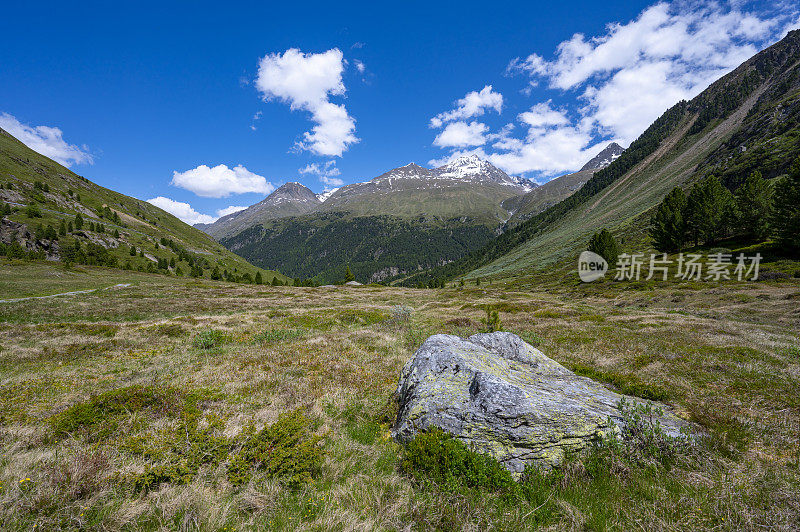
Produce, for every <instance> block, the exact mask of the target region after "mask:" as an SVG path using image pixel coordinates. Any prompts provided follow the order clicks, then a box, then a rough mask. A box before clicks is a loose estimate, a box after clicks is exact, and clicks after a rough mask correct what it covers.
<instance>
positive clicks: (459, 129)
mask: <svg viewBox="0 0 800 532" xmlns="http://www.w3.org/2000/svg"><path fill="white" fill-rule="evenodd" d="M488 129H489V128H488V127H486V124H483V123H481V122H475V121H472V122H470V123H469V124H468V123H466V122H460V121H459V122H451V123H449V124H447V126H446V127H445V128H444V129H443V130H442V132H441V133H439V134H438V135H436V138H435V139H433V145H434V146H439V147H440V148H464V147H466V146H481V145H483V144H485V143H486V136H485V133H486V131H487V130H488Z"/></svg>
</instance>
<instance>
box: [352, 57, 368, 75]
mask: <svg viewBox="0 0 800 532" xmlns="http://www.w3.org/2000/svg"><path fill="white" fill-rule="evenodd" d="M353 64H354V65H355V66H356V70H358V73H359V74H363V73H364V71H365V70H366V69H367V65H365V64H364V63H363V62H362V61H359V60H358V59H356V60H355V61H353Z"/></svg>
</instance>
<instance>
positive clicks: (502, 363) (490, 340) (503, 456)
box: [393, 332, 687, 475]
mask: <svg viewBox="0 0 800 532" xmlns="http://www.w3.org/2000/svg"><path fill="white" fill-rule="evenodd" d="M397 395H398V401H399V412H398V415H397V421H396V423H395V429H394V431H393V435H394V436H395V438H397V439H398V440H400V441H406V440H408V439H411V438H413V437H414V435H415V434H416V433H417V432H419V431H424V430H427V429H429V428H431V427H439V428H441V429H442V430H444V431H447V432H449V433H451V434H453V435H454V436H456V437H458V438H459V439H461V440H462V441H464V442H466V443H467V444H469V445H472V446H474V448H475V450H477V451H479V452H484V453H487V454H490V455H491V456H493V457H494V458H496V459H497V460H498V461H499V462H500V463H502V464H503V465H504V466H505V467H506V468H507V469H508V470H509V471H511V472H512V473H514V474H515V475H518V474H520V473H522V471H523V470H524V469H525V466H527V465H529V464H533V465H536V466H540V467H543V468H550V467H552V466H555V465H558V464H559V463H560V462H561V461H562V460H563V458H564V455H565V453H566V452H570V451H577V450H580V449H582V448H584V447H586V446H587V445H588V444H590V443H591V442H593V441H596V440H597V439H599V438H601V437H604V436H608V435H611V434H618V433H619V432H620V428H621V426H622V424H623V423H624V420H623V416H622V415H621V412H620V410H619V403H620V400H621V399H622V398H623V397H625V396H623V395H620V394H618V393H615V392H613V391H611V390H609V389H608V388H606V387H605V386H603V385H601V384H598V383H596V382H594V381H592V380H591V379H588V378H586V377H581V376H579V375H576V374H575V373H573V372H571V371H569V370H568V369H567V368H565V367H564V366H562V365H561V364H559V363H557V362H555V361H554V360H551V359H550V358H548V357H546V356H545V355H544V354H543V353H542V352H541V351H539V350H537V349H535V348H534V347H532V346H531V345H529V344H527V343H526V342H525V341H523V340H522V339H521V338H520V337H518V336H516V335H514V334H511V333H507V332H496V333H485V334H475V335H473V336H470V337H469V338H468V339H463V338H459V337H458V336H452V335H445V334H437V335H435V336H431V337H430V338H428V339H427V340H426V341H425V343H423V344H422V346H421V347H420V348H419V350H417V352H416V353H415V354H414V357H413V358H412V359H411V360H410V361H409V362H408V363H407V364H406V365H405V367H404V368H403V372H402V374H401V377H400V383H399V385H398V388H397ZM627 399H629V400H630V401H633V402H637V403H649V401H645V400H643V399H638V398H627ZM658 406H660V407H661V409H662V411H661V412H660V413H659V414H658V415H657V417H658V421H659V422H660V424H661V427H662V429H663V430H664V432H665V433H667V434H669V435H672V436H678V435H680V431H681V428H682V427H684V426H687V422H685V421H683V420H681V419H679V418H678V417H676V416H675V415H674V414H673V413H672V412H671V411H670V409H669V408H668V407H666V406H665V405H660V404H659V405H658Z"/></svg>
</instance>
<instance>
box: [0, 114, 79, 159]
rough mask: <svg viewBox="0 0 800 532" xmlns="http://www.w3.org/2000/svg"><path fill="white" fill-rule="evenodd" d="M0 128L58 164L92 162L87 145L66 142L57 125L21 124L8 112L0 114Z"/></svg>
mask: <svg viewBox="0 0 800 532" xmlns="http://www.w3.org/2000/svg"><path fill="white" fill-rule="evenodd" d="M0 128H3V129H4V130H6V131H7V132H8V133H9V134H11V135H12V136H13V137H15V138H16V139H17V140H19V141H20V142H22V143H23V144H24V145H26V146H27V147H29V148H30V149H32V150H33V151H35V152H38V153H41V154H42V155H44V156H45V157H49V158H51V159H53V160H54V161H56V162H57V163H59V164H62V165H64V166H66V167H70V166H72V165H73V164H94V159H93V157H92V154H91V153H89V148H88V147H87V146H85V145H84V146H80V147H79V146H76V145H74V144H68V143H67V142H66V141H65V140H64V139H63V132H62V131H61V130H60V129H59V128H57V127H50V126H30V125H28V124H23V123H22V122H20V121H19V120H17V119H16V118H15V117H13V116H11V115H10V114H8V113H2V114H0Z"/></svg>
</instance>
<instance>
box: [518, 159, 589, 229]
mask: <svg viewBox="0 0 800 532" xmlns="http://www.w3.org/2000/svg"><path fill="white" fill-rule="evenodd" d="M593 174H594V170H581V171H579V172H574V173H572V174H566V175H562V176H560V177H556V178H555V179H551V180H550V181H548V182H547V183H545V184H544V185H542V186H539V187H536V188H535V189H533V190H531V191H530V192H528V193H527V194H524V195H522V196H517V197H514V198H511V199H509V200H506V201H504V202H503V207H504V208H505V209H508V210H510V211H512V212H513V213H514V215H513V216H512V217H511V219H510V220H509V222H508V223H509V225H510V226H512V227H513V226H514V225H517V224H520V223H522V222H524V221H525V220H528V219H529V218H531V217H533V216H536V215H537V214H539V213H540V212H542V211H544V210H546V209H547V208H549V207H552V206H553V205H555V204H557V203H559V202H561V201H562V200H564V199H565V198H568V197H569V196H571V195H572V194H574V193H575V192H576V191H577V190H578V189H580V188H581V187H582V186H583V184H584V183H586V181H588V180H589V179H590V178H591V177H592V175H593Z"/></svg>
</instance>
